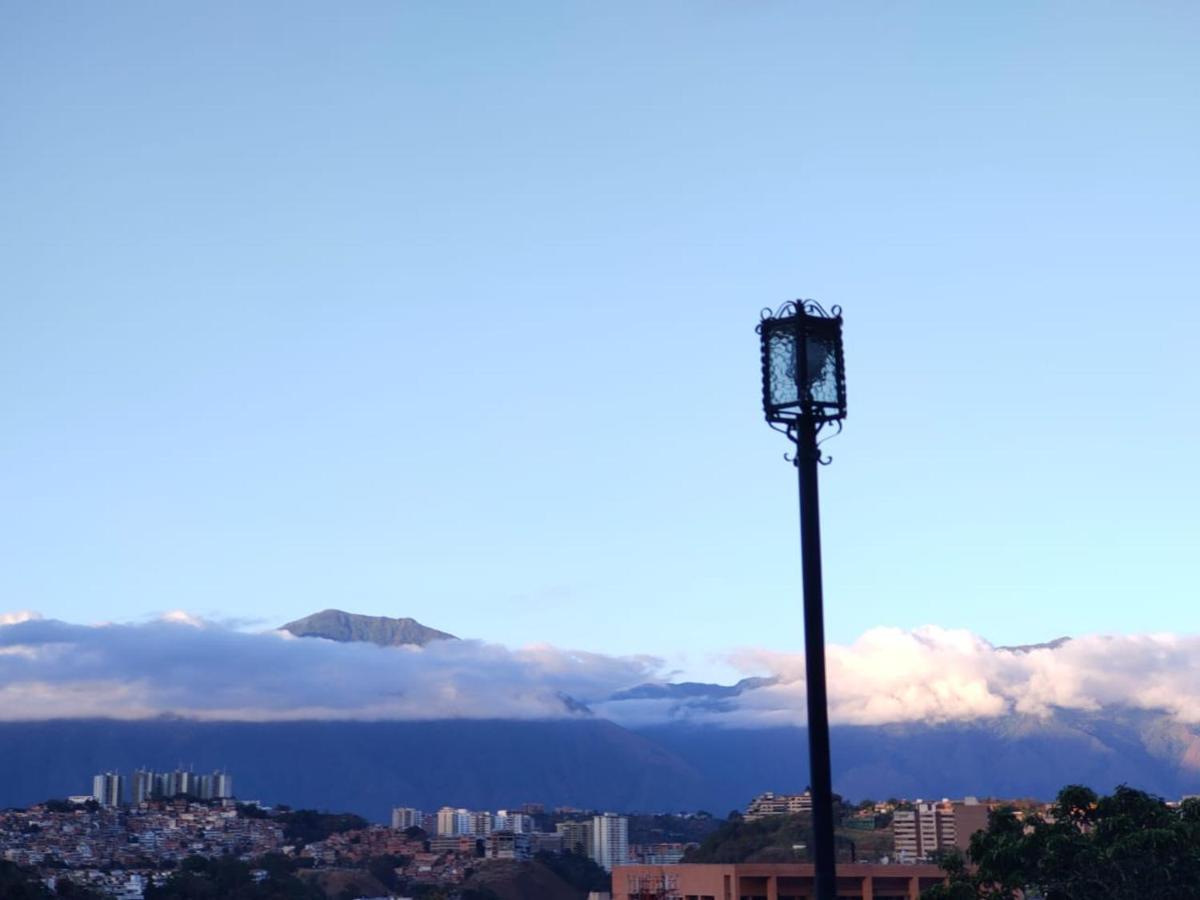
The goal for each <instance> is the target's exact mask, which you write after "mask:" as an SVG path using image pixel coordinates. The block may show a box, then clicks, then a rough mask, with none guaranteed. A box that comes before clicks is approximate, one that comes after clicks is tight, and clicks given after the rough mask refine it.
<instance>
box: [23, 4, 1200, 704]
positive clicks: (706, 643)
mask: <svg viewBox="0 0 1200 900" xmlns="http://www.w3.org/2000/svg"><path fill="white" fill-rule="evenodd" d="M1198 15H1200V13H1198V12H1197V10H1196V9H1195V8H1194V7H1192V6H1190V5H1187V4H1179V3H1169V4H1165V5H1160V6H1157V7H1155V8H1154V9H1146V10H1139V11H1137V13H1136V14H1134V13H1133V12H1131V11H1129V10H1128V9H1126V8H1123V7H1120V6H1113V5H1101V6H1099V7H1096V6H1089V7H1088V8H1087V9H1086V10H1084V9H1083V8H1074V9H1066V10H1057V11H1048V10H1045V9H1042V8H1040V7H1038V6H1037V5H1035V4H1016V5H1011V4H1010V5H1006V6H1005V7H1004V8H1002V9H1001V8H991V9H965V8H959V7H954V6H950V5H947V4H938V3H917V4H911V5H906V6H905V8H904V9H903V10H901V9H895V10H872V11H869V12H868V11H865V10H853V9H847V8H839V9H836V10H816V9H813V8H809V7H800V8H787V7H781V6H778V5H774V4H756V5H753V6H746V5H744V4H739V5H736V6H729V5H722V4H707V5H702V6H700V7H696V6H694V5H689V6H687V7H686V9H685V7H684V6H682V5H679V4H669V3H668V4H663V5H656V6H654V7H645V6H644V5H638V4H632V3H625V4H621V3H618V4H610V5H606V6H605V7H604V8H578V7H568V8H554V7H551V6H550V5H548V4H544V3H532V2H526V3H517V4H509V5H506V6H505V7H504V8H503V9H479V10H475V11H474V12H473V13H472V14H470V15H465V14H460V13H458V12H454V11H451V10H448V9H443V8H440V7H432V6H428V5H420V4H418V5H412V6H406V7H400V8H398V7H395V6H393V5H391V4H382V3H367V4H364V5H363V6H361V7H360V8H359V9H358V10H357V12H356V13H355V14H354V15H346V16H343V17H337V18H336V19H331V18H330V17H329V16H326V15H323V14H321V13H320V12H319V11H318V10H317V9H316V8H315V7H309V6H303V5H302V6H299V7H297V6H294V5H291V4H289V5H286V6H285V5H282V4H264V5H261V6H258V7H256V8H255V9H253V10H249V9H243V8H240V7H236V6H233V5H227V6H221V7H220V8H219V11H218V12H215V13H213V14H205V15H199V14H198V13H196V12H195V11H194V10H187V9H178V8H176V9H159V8H155V9H153V11H150V10H149V8H143V7H141V6H139V5H137V4H124V5H118V6H116V7H113V8H111V9H106V10H104V11H101V10H98V9H82V8H81V9H75V10H72V11H71V13H70V14H62V13H60V12H55V11H52V10H49V9H47V8H44V7H39V6H32V5H26V6H13V7H11V8H10V9H9V15H8V20H9V24H10V26H11V27H9V28H7V29H5V33H4V35H3V37H0V41H2V42H3V47H4V50H5V52H4V54H2V55H0V71H3V73H4V74H5V78H4V79H3V80H2V81H0V102H3V103H4V106H5V109H6V111H7V112H8V113H9V119H10V122H11V125H12V135H13V137H12V139H11V140H9V141H7V142H6V143H5V144H4V145H3V147H0V160H2V161H3V162H4V166H3V172H4V174H3V175H0V179H3V181H2V183H3V188H4V191H5V196H6V198H7V204H6V205H7V207H8V209H9V212H10V215H9V216H7V217H5V222H4V224H3V225H0V229H2V235H3V238H4V242H5V247H6V251H5V252H6V254H7V257H8V258H7V261H6V262H7V264H6V266H4V267H3V270H2V274H0V290H3V292H4V294H5V296H6V297H8V298H9V299H8V300H7V301H6V302H5V303H4V307H3V321H4V325H5V327H4V329H3V331H2V332H0V350H2V351H3V352H2V353H0V377H3V378H4V380H5V381H6V383H8V384H10V385H11V386H12V387H13V389H12V390H10V391H7V392H5V393H4V395H3V397H2V398H0V413H2V414H3V415H4V418H5V420H6V422H7V423H8V424H9V429H10V433H11V435H12V440H10V441H8V442H6V443H5V446H4V447H3V448H2V449H0V463H2V464H3V465H2V470H3V472H4V475H3V476H0V477H2V478H3V494H4V497H5V503H4V508H5V515H4V516H3V517H0V538H3V541H2V543H3V545H4V547H5V565H4V566H3V567H0V592H2V593H3V596H4V598H5V599H4V601H3V604H2V606H3V608H5V609H10V610H19V609H32V610H36V611H38V612H40V613H41V614H43V615H45V616H47V617H48V618H52V619H62V620H65V621H68V622H80V623H94V622H96V621H98V620H99V621H114V622H120V623H134V624H137V623H144V622H152V621H153V620H154V619H155V617H157V616H158V615H160V614H161V613H163V612H165V611H169V610H186V611H188V612H189V613H190V614H192V615H195V616H199V617H201V618H205V619H214V620H222V619H224V620H235V621H236V622H240V623H242V625H243V627H246V628H250V629H263V628H268V627H274V626H277V625H278V624H280V623H283V622H286V621H289V620H291V619H294V618H297V617H298V616H300V615H303V614H306V613H308V612H312V611H314V610H318V609H323V608H326V607H339V608H343V609H350V610H353V611H355V612H362V613H369V614H381V615H392V616H413V617H415V618H417V619H419V620H421V621H422V622H425V623H427V624H429V625H431V626H433V627H436V628H441V629H445V630H447V631H450V632H453V633H455V634H460V635H464V636H467V637H477V638H480V639H483V640H487V641H493V642H496V643H499V644H503V645H506V646H508V647H511V648H523V647H526V646H527V645H529V644H530V643H534V642H545V643H548V644H552V645H555V646H557V647H559V648H564V651H565V650H568V649H569V650H583V651H590V652H595V653H600V654H605V655H612V656H630V655H636V654H654V655H656V656H659V657H661V658H662V659H663V660H664V661H665V662H664V665H665V668H666V669H667V670H668V671H678V672H680V673H681V677H692V678H697V679H701V680H720V681H725V682H729V681H731V680H733V679H734V678H736V677H738V676H739V675H740V674H742V673H741V672H740V671H738V670H737V669H736V667H734V666H732V665H730V663H729V659H728V656H729V654H731V653H736V652H739V651H740V650H742V649H743V648H751V650H752V651H754V652H761V653H763V654H765V655H772V654H781V653H788V652H791V651H794V650H795V649H796V648H798V647H799V646H800V634H801V629H800V604H799V572H798V562H797V558H796V541H797V526H796V521H795V511H794V496H793V485H792V480H791V476H792V472H791V469H790V467H788V466H787V465H786V464H785V463H784V462H783V461H782V459H781V458H780V457H781V454H782V449H783V448H781V447H780V445H779V442H778V441H777V440H776V436H775V435H773V434H772V433H771V432H770V431H769V430H768V429H766V428H765V426H763V425H762V423H761V421H760V413H759V408H758V396H757V391H758V388H757V378H758V368H757V365H758V363H757V346H756V342H755V338H754V334H753V327H754V324H755V322H756V321H757V312H758V309H759V308H760V307H763V306H775V305H777V304H778V303H780V302H782V301H784V300H788V299H793V298H795V297H797V296H803V297H814V298H817V299H819V300H821V301H822V302H824V303H826V304H827V305H833V304H837V305H840V306H842V307H843V309H844V310H845V316H846V346H847V371H848V393H849V408H850V414H849V418H848V420H847V423H846V425H847V427H846V432H845V434H843V435H842V436H841V437H840V438H838V439H837V440H836V441H834V442H832V443H830V444H828V445H827V449H828V450H829V452H830V453H831V454H832V455H833V457H834V460H835V461H834V465H833V466H832V467H830V468H829V469H828V470H827V471H826V472H824V473H823V484H822V490H823V500H824V527H825V539H826V540H825V544H826V547H825V555H826V559H825V564H826V593H827V620H828V634H829V637H830V640H831V642H833V643H835V644H839V645H842V646H850V645H852V644H853V642H855V641H857V640H859V639H860V638H861V637H862V636H863V635H864V634H870V633H871V630H872V629H874V628H878V627H887V628H895V629H899V632H900V633H915V630H916V629H920V628H921V627H923V626H927V625H934V626H937V627H939V628H942V629H948V630H950V631H951V632H953V633H959V632H961V631H969V632H970V633H972V634H974V635H978V636H981V637H984V638H986V639H987V640H989V641H991V642H993V643H995V644H997V645H1006V644H1007V645H1019V644H1029V643H1037V642H1041V641H1046V640H1050V639H1053V638H1057V637H1059V636H1061V635H1065V634H1070V635H1075V636H1086V635H1093V634H1121V635H1138V634H1159V633H1167V632H1169V633H1173V634H1175V635H1182V636H1186V635H1189V634H1194V633H1195V632H1196V630H1197V628H1196V625H1197V622H1196V614H1195V612H1194V609H1195V603H1194V593H1195V592H1194V586H1193V585H1194V576H1195V563H1194V552H1193V548H1194V546H1195V545H1196V543H1197V539H1198V538H1200V527H1198V521H1197V517H1196V514H1195V510H1196V509H1198V508H1200V493H1198V491H1200V486H1198V485H1197V481H1196V479H1195V478H1194V477H1193V473H1192V460H1193V459H1194V458H1195V457H1196V456H1197V454H1198V453H1200V425H1198V424H1197V420H1196V417H1195V415H1194V413H1193V408H1194V404H1193V403H1192V402H1191V397H1192V395H1193V394H1194V393H1195V390H1196V388H1197V386H1198V385H1197V376H1196V374H1195V367H1194V364H1193V358H1194V340H1193V337H1192V335H1193V334H1194V331H1195V326H1196V325H1197V315H1200V314H1198V313H1197V307H1196V305H1195V304H1194V303H1193V302H1192V298H1191V288H1190V286H1191V285H1193V284H1195V283H1196V280H1197V279H1196V277H1195V276H1196V274H1197V273H1196V263H1195V259H1194V253H1193V252H1192V249H1191V248H1192V245H1193V244H1194V242H1195V227H1196V226H1195V219H1194V216H1193V215H1192V214H1191V210H1193V209H1194V207H1195V205H1196V201H1197V200H1198V199H1200V178H1197V172H1196V168H1195V164H1194V159H1193V156H1194V154H1193V152H1192V149H1191V148H1193V147H1194V146H1195V144H1196V140H1197V137H1200V135H1198V134H1197V129H1198V128H1200V126H1198V125H1197V123H1198V122H1200V116H1197V115H1196V113H1197V112H1198V110H1197V109H1196V102H1197V101H1196V98H1195V96H1194V94H1193V92H1191V90H1190V87H1189V86H1190V85H1191V84H1193V83H1195V81H1196V78H1197V76H1200V62H1198V61H1197V58H1196V56H1195V54H1194V53H1193V52H1192V47H1193V45H1194V39H1195V37H1196V35H1197V32H1198V25H1200V21H1198V19H1197V16H1198ZM285 21H286V23H287V27H286V28H281V27H279V26H280V24H281V23H282V22H285ZM331 24H332V25H333V27H330V25H331ZM314 60H320V61H322V64H321V65H314V64H313V63H314ZM586 610H592V611H597V612H599V611H603V614H598V615H581V614H580V613H581V611H586ZM681 621H684V622H686V625H687V627H686V628H679V627H678V625H679V623H680V622H681ZM1191 683H1192V684H1194V682H1191Z"/></svg>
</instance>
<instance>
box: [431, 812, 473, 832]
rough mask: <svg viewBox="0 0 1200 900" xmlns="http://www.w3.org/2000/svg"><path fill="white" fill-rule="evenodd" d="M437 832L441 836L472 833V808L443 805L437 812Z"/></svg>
mask: <svg viewBox="0 0 1200 900" xmlns="http://www.w3.org/2000/svg"><path fill="white" fill-rule="evenodd" d="M437 833H438V835H439V836H440V837H453V836H454V835H459V834H471V833H472V832H471V812H470V810H466V809H455V808H454V807H453V806H443V807H442V808H441V809H439V810H438V812H437Z"/></svg>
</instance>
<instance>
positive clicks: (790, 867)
mask: <svg viewBox="0 0 1200 900" xmlns="http://www.w3.org/2000/svg"><path fill="white" fill-rule="evenodd" d="M837 875H838V879H837V880H838V885H837V895H838V900H843V898H845V900H919V898H920V896H921V891H923V890H925V889H926V888H928V887H932V886H933V885H935V884H941V883H942V882H943V881H945V873H943V872H942V870H941V869H939V868H938V867H937V866H933V865H872V864H870V863H843V864H839V865H838V867H837ZM612 886H613V892H612V897H613V900H811V898H812V897H813V866H812V864H811V863H737V864H732V865H723V864H720V863H686V864H682V865H677V866H617V867H615V868H614V869H613V872H612Z"/></svg>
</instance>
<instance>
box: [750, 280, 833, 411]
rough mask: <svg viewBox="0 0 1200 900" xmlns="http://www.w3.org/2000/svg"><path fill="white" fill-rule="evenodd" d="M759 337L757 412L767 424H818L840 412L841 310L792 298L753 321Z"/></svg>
mask: <svg viewBox="0 0 1200 900" xmlns="http://www.w3.org/2000/svg"><path fill="white" fill-rule="evenodd" d="M757 330H758V333H759V335H760V336H761V337H762V374H763V412H764V413H765V414H766V417H767V421H768V422H769V423H771V425H772V426H773V427H778V426H780V425H782V426H784V427H783V428H781V429H780V430H787V431H789V432H790V431H792V430H793V429H795V427H796V426H797V424H798V423H800V422H805V421H807V422H809V423H811V424H813V425H814V426H819V425H822V424H825V423H827V422H840V421H841V420H842V419H844V418H845V417H846V363H845V357H844V355H843V353H842V311H841V308H840V307H837V306H835V307H833V312H832V314H830V313H827V312H825V310H824V309H822V307H821V305H820V304H818V303H817V302H816V301H814V300H795V301H791V302H788V303H785V304H783V306H781V307H779V309H777V310H775V311H774V312H772V311H771V310H769V309H764V310H763V313H762V321H761V322H759V323H758V329H757Z"/></svg>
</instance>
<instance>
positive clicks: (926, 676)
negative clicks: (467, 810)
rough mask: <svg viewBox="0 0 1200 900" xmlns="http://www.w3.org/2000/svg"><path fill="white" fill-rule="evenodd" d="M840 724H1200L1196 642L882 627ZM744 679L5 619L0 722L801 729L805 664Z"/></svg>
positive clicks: (839, 661)
mask: <svg viewBox="0 0 1200 900" xmlns="http://www.w3.org/2000/svg"><path fill="white" fill-rule="evenodd" d="M827 653H828V666H829V686H830V717H831V719H832V721H833V722H834V723H840V724H852V725H879V724H886V723H896V722H917V721H919V722H955V721H969V720H973V719H983V718H994V717H997V716H1005V715H1034V716H1039V715H1048V714H1050V713H1052V712H1053V711H1054V710H1055V709H1056V708H1065V709H1073V710H1085V711H1094V710H1099V709H1103V708H1106V707H1110V706H1122V707H1129V708H1134V709H1144V710H1155V711H1162V712H1165V713H1167V714H1168V715H1169V716H1171V717H1172V718H1174V719H1175V720H1176V721H1177V722H1179V723H1181V724H1196V723H1200V636H1177V635H1170V634H1161V635H1135V636H1124V637H1104V636H1089V637H1082V638H1076V639H1073V640H1070V641H1066V642H1064V643H1063V644H1061V645H1060V646H1057V647H1040V648H1032V649H1005V648H997V647H994V646H992V645H991V644H989V643H988V642H987V641H985V640H983V639H982V638H979V637H977V636H975V635H973V634H971V633H970V632H967V631H953V630H947V629H942V628H938V627H934V626H927V627H924V628H919V629H915V630H911V631H906V630H902V629H897V628H875V629H871V630H870V631H867V632H866V633H865V634H863V635H862V636H861V637H860V638H859V639H858V640H856V641H855V642H854V643H852V644H849V645H831V646H830V647H829V648H828V651H827ZM731 661H732V662H733V663H734V664H735V665H736V666H738V667H739V668H740V669H741V670H742V671H744V672H745V673H746V675H747V676H754V677H747V679H745V680H743V681H742V682H740V683H739V684H737V685H731V686H728V685H727V686H720V685H702V684H684V685H678V684H671V683H669V682H668V681H667V680H666V676H665V673H664V666H663V663H662V662H661V661H660V660H658V659H656V658H655V657H652V656H637V657H615V656H606V655H603V654H596V653H584V652H580V651H570V650H562V649H558V648H555V647H550V646H546V645H535V646H530V647H524V648H520V649H510V648H506V647H502V646H499V645H496V644H488V643H484V642H481V641H470V640H464V641H436V642H433V643H430V644H428V645H426V646H424V647H410V646H405V647H378V646H375V645H373V644H366V643H337V642H334V641H328V640H322V639H316V638H296V637H294V636H292V635H290V634H287V633H286V632H278V631H268V632H260V633H248V632H245V631H239V630H236V629H235V628H231V627H228V626H225V625H221V624H216V623H212V622H205V621H203V620H201V619H198V618H196V617H194V616H191V615H188V614H185V613H171V614H168V615H166V616H163V617H161V618H160V619H158V620H155V621H152V622H147V623H144V624H104V625H74V624H70V623H66V622H61V621H57V620H52V619H42V618H39V617H37V616H36V615H35V614H30V613H20V614H0V718H2V719H6V720H26V719H53V718H79V717H112V718H126V719H137V718H149V717H155V716H163V715H177V716H184V717H190V718H197V719H206V720H238V721H282V720H297V719H401V720H423V719H449V718H470V719H484V718H494V719H543V718H564V717H578V716H593V715H594V716H600V717H604V718H609V719H612V720H614V721H616V722H618V723H621V724H629V725H642V724H651V723H656V722H663V721H679V720H687V721H694V722H697V723H707V724H726V725H730V726H738V727H747V726H751V727H753V726H773V725H791V724H802V723H803V719H804V690H805V686H804V661H803V657H802V656H799V655H792V654H783V653H775V652H767V651H762V650H753V649H748V650H743V651H740V652H738V653H737V654H735V655H734V656H733V657H732V659H731Z"/></svg>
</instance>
